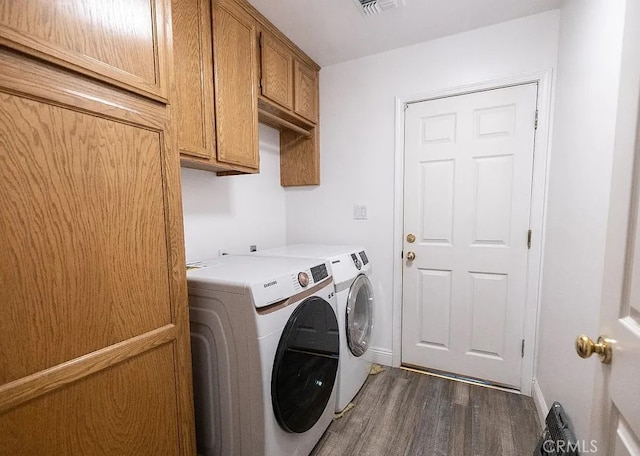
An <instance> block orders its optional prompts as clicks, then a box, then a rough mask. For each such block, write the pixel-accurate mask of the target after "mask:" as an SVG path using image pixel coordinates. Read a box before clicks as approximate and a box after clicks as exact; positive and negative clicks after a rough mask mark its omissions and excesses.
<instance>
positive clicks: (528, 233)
mask: <svg viewBox="0 0 640 456" xmlns="http://www.w3.org/2000/svg"><path fill="white" fill-rule="evenodd" d="M527 248H528V249H531V230H529V231H527Z"/></svg>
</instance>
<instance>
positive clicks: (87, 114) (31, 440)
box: [0, 48, 195, 456]
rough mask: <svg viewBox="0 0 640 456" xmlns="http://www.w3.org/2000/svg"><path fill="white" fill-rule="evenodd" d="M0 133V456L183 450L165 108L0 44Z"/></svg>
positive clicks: (184, 369) (179, 288) (184, 364)
mask: <svg viewBox="0 0 640 456" xmlns="http://www.w3.org/2000/svg"><path fill="white" fill-rule="evenodd" d="M25 76H27V77H25ZM0 124H1V125H3V128H2V133H1V134H0V138H1V140H0V142H1V143H2V145H3V146H2V149H3V150H2V156H1V158H0V162H1V163H2V166H0V195H2V198H0V232H1V233H2V243H0V283H1V284H2V287H0V302H1V303H2V318H0V435H1V436H2V438H0V454H3V455H4V454H7V455H9V454H25V455H27V454H28V455H31V454H33V455H36V454H47V455H70V454H80V453H82V454H100V455H113V456H116V455H118V456H122V455H132V456H133V455H136V456H140V455H149V456H156V455H159V454H162V455H191V454H194V453H195V451H194V450H195V445H194V438H193V428H194V427H193V403H192V397H191V371H190V352H189V322H188V314H187V302H186V278H185V271H184V251H183V237H182V221H181V218H182V214H181V203H180V193H179V191H180V183H179V163H178V157H177V156H176V155H175V154H174V153H173V152H172V150H171V141H170V140H169V138H168V131H169V129H168V125H167V108H166V106H164V105H161V104H158V103H155V102H152V101H150V100H143V99H142V98H141V97H138V96H134V95H131V94H128V93H126V92H123V91H121V90H119V89H116V88H112V87H109V86H107V85H106V84H103V83H98V82H94V81H92V80H90V79H88V78H85V77H79V76H77V75H74V74H72V73H69V72H67V71H65V70H63V69H60V68H57V67H51V66H48V65H47V64H44V63H41V62H36V61H35V60H31V59H29V58H27V57H25V56H23V55H20V54H14V53H13V52H12V51H9V50H7V49H6V48H5V49H2V48H0Z"/></svg>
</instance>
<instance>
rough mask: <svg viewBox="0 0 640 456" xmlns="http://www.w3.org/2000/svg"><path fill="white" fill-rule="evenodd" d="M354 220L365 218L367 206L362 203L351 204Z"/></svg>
mask: <svg viewBox="0 0 640 456" xmlns="http://www.w3.org/2000/svg"><path fill="white" fill-rule="evenodd" d="M353 219H354V220H367V206H366V205H364V204H356V205H354V206H353Z"/></svg>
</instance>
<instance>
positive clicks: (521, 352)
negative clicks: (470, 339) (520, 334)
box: [520, 339, 524, 358]
mask: <svg viewBox="0 0 640 456" xmlns="http://www.w3.org/2000/svg"><path fill="white" fill-rule="evenodd" d="M520 357H522V358H524V339H522V345H521V347H520Z"/></svg>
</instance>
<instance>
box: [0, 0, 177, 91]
mask: <svg viewBox="0 0 640 456" xmlns="http://www.w3.org/2000/svg"><path fill="white" fill-rule="evenodd" d="M168 10H169V6H168V0H91V1H67V0H28V1H22V0H20V1H16V0H0V44H2V45H5V46H7V47H10V48H13V49H16V50H18V51H20V52H24V53H26V54H29V55H32V56H35V57H38V58H41V59H44V60H46V61H49V62H52V63H55V64H58V65H61V66H63V67H65V68H68V69H71V70H73V71H76V72H80V73H84V74H87V75H89V76H91V77H94V78H97V79H100V80H103V81H106V82H108V83H110V84H113V85H116V86H119V87H122V88H125V89H127V90H131V91H133V92H137V93H140V94H142V95H145V96H147V97H150V98H153V99H157V100H160V101H167V87H168V81H167V72H166V61H165V56H166V41H167V40H166V30H165V26H166V19H167V17H168V14H169V11H168Z"/></svg>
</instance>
